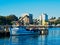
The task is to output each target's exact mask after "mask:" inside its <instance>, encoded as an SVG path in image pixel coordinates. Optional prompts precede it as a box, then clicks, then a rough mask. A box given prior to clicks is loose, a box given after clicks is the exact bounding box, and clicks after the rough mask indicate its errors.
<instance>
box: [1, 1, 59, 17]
mask: <svg viewBox="0 0 60 45" xmlns="http://www.w3.org/2000/svg"><path fill="white" fill-rule="evenodd" d="M43 12H44V13H47V14H48V16H49V17H52V16H54V17H59V16H60V0H0V15H2V16H7V15H10V14H15V15H16V16H17V17H20V16H22V14H23V13H31V14H33V17H34V18H38V17H39V16H40V15H41V13H43Z"/></svg>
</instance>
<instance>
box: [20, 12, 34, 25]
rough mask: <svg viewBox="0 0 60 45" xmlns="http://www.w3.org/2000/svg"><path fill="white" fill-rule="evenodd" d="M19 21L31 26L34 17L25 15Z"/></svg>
mask: <svg viewBox="0 0 60 45" xmlns="http://www.w3.org/2000/svg"><path fill="white" fill-rule="evenodd" d="M19 20H20V21H22V22H23V23H24V25H29V24H32V23H33V16H32V14H29V13H25V14H23V16H22V17H21V18H20V19H19Z"/></svg>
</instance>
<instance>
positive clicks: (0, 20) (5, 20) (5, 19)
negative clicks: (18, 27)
mask: <svg viewBox="0 0 60 45" xmlns="http://www.w3.org/2000/svg"><path fill="white" fill-rule="evenodd" d="M17 20H18V17H16V16H15V15H9V16H0V25H6V24H9V25H11V24H12V23H11V22H12V21H17Z"/></svg>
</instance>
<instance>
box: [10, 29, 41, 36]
mask: <svg viewBox="0 0 60 45" xmlns="http://www.w3.org/2000/svg"><path fill="white" fill-rule="evenodd" d="M37 34H40V31H34V30H26V29H24V28H12V29H11V33H10V35H37Z"/></svg>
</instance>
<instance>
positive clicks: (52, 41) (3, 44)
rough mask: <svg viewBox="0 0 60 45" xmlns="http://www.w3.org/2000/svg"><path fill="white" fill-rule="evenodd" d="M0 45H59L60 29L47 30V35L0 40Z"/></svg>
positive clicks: (12, 37)
mask: <svg viewBox="0 0 60 45" xmlns="http://www.w3.org/2000/svg"><path fill="white" fill-rule="evenodd" d="M0 45H60V28H59V29H49V34H48V35H20V36H10V37H9V38H6V37H5V38H0Z"/></svg>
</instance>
